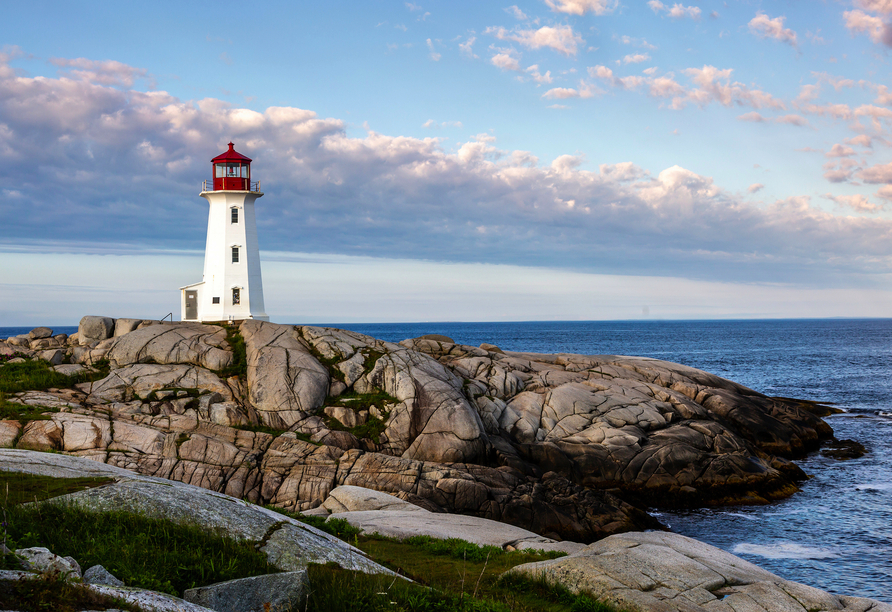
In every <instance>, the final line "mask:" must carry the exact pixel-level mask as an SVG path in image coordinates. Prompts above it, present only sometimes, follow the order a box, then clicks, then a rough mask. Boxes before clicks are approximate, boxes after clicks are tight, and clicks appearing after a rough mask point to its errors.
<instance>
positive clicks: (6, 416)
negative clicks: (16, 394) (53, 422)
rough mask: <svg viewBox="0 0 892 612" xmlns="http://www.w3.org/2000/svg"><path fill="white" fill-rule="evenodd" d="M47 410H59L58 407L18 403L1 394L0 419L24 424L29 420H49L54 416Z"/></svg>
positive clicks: (51, 411)
mask: <svg viewBox="0 0 892 612" xmlns="http://www.w3.org/2000/svg"><path fill="white" fill-rule="evenodd" d="M45 412H50V413H53V412H59V409H58V408H47V407H45V406H27V405H25V404H16V403H15V402H10V401H8V400H7V399H6V398H5V397H4V396H3V395H2V394H0V420H4V421H18V422H19V423H21V424H22V425H24V424H25V423H27V422H28V421H47V420H49V419H51V418H53V417H52V416H51V415H49V414H44V413H45Z"/></svg>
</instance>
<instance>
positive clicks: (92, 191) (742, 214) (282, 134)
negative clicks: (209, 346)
mask: <svg viewBox="0 0 892 612" xmlns="http://www.w3.org/2000/svg"><path fill="white" fill-rule="evenodd" d="M553 91H554V90H553ZM575 91H576V93H577V95H579V96H582V95H583V92H586V91H589V92H591V91H592V88H591V86H590V85H587V84H586V83H585V82H580V83H579V85H578V86H577V88H575ZM553 97H555V98H556V99H560V96H558V95H557V94H553ZM347 127H348V126H347V125H346V124H345V122H343V121H341V120H339V119H334V118H324V117H320V116H318V115H317V114H316V113H315V112H313V111H311V110H308V109H300V108H293V107H268V108H266V109H264V110H262V111H255V110H250V109H245V108H238V107H236V106H233V105H231V104H229V103H226V102H224V101H222V100H218V99H214V98H205V99H201V100H182V99H179V98H177V97H175V96H172V95H171V94H169V93H166V92H162V91H151V92H145V91H137V90H132V89H129V90H122V89H121V88H120V86H113V85H105V84H102V83H96V82H89V81H84V80H76V79H69V78H59V79H54V78H26V77H21V76H17V75H15V74H13V73H10V72H8V71H5V72H4V71H0V161H2V163H0V168H2V170H0V173H2V175H3V180H4V188H5V189H7V190H9V191H10V192H16V197H15V198H12V197H4V198H0V215H2V218H3V219H4V224H3V229H4V233H3V235H4V236H5V237H6V238H5V240H6V241H8V240H9V239H10V237H15V240H18V241H25V242H27V241H29V240H38V239H40V240H52V241H55V242H57V243H60V244H66V241H70V242H71V243H72V244H74V243H75V242H76V243H77V244H79V245H83V244H91V245H92V244H95V245H100V246H101V245H107V244H110V243H111V242H114V243H116V244H124V245H131V246H132V248H133V249H139V248H142V247H143V246H145V245H151V247H152V248H156V249H157V248H162V249H192V250H196V251H200V250H201V249H203V248H204V232H205V229H206V224H207V216H206V215H207V209H206V206H205V205H204V202H203V201H201V199H200V198H198V195H197V194H198V191H199V189H200V181H201V180H202V179H204V178H207V177H208V176H209V174H210V171H211V168H210V163H209V161H210V158H211V157H213V156H214V155H216V154H218V153H220V152H222V151H223V150H225V149H226V143H227V142H228V141H229V140H230V139H232V140H233V141H234V142H235V143H236V148H237V149H238V150H239V151H241V152H242V153H244V154H246V155H248V156H250V157H252V158H254V164H253V166H254V167H253V172H254V178H255V179H260V180H262V181H263V187H264V192H265V193H266V195H265V197H264V198H263V199H262V200H260V201H258V205H257V221H258V232H259V234H260V242H261V247H262V248H263V249H265V250H278V251H289V250H293V249H294V248H295V245H299V247H298V248H300V249H301V250H302V251H305V252H310V253H331V252H332V251H333V250H334V251H336V252H337V253H339V254H343V255H364V256H378V257H395V258H412V259H433V260H450V261H472V262H490V263H514V264H519V265H536V266H554V267H565V268H566V267H571V268H577V269H584V270H590V271H597V270H603V271H609V272H610V273H614V274H615V273H646V274H663V273H675V274H678V273H679V271H683V273H684V274H685V275H687V276H696V277H704V278H706V277H708V278H722V279H723V280H728V279H735V280H747V279H758V280H760V281H765V280H778V281H782V280H793V281H796V282H802V279H803V278H804V276H805V274H804V273H803V270H806V271H807V270H813V271H814V275H815V278H818V277H821V278H822V279H824V278H826V276H827V275H828V273H830V272H832V271H833V270H838V271H839V272H840V277H841V278H842V277H847V273H848V272H850V271H851V270H858V269H861V268H859V266H861V265H862V264H860V263H858V262H862V261H864V260H866V259H870V261H871V264H870V268H869V269H870V270H871V271H872V272H876V271H877V270H892V244H890V241H889V240H888V235H889V233H890V232H892V221H889V220H883V219H879V218H865V217H854V216H851V217H849V216H835V215H833V214H831V213H828V212H826V211H822V210H820V209H816V208H814V207H811V206H810V205H809V202H808V199H807V198H788V199H786V200H782V201H779V202H775V203H773V204H768V205H765V206H763V205H761V204H760V205H759V206H756V205H750V204H748V203H747V202H745V201H743V200H741V199H739V198H738V197H736V196H734V195H732V194H729V193H728V192H726V191H725V190H723V189H722V188H721V187H720V186H719V185H716V184H715V182H714V181H713V179H712V178H711V177H708V176H703V175H702V174H699V173H697V172H696V171H694V170H692V169H688V168H683V167H679V166H671V167H669V168H666V169H664V170H662V171H660V172H658V173H655V174H651V173H650V172H648V171H647V170H645V169H643V168H641V167H639V166H637V165H635V164H634V163H631V162H623V163H620V164H603V165H600V167H599V168H598V169H597V170H590V169H587V168H586V163H585V160H583V159H581V158H580V157H579V156H578V155H561V156H558V157H557V158H555V159H554V160H553V161H552V160H545V161H543V162H540V161H539V160H537V159H536V158H535V157H534V156H532V155H530V154H529V153H527V152H524V151H513V150H502V149H500V148H498V146H497V142H496V141H495V140H494V137H493V136H492V135H491V134H478V135H477V136H475V137H472V138H470V139H467V140H466V141H460V142H457V143H455V144H454V145H450V147H449V148H446V147H445V146H444V143H443V141H441V140H440V139H437V138H411V137H406V136H391V135H387V134H381V133H378V132H375V131H373V130H370V129H368V130H367V131H366V133H365V134H364V135H361V136H351V135H348V133H347ZM431 127H433V124H431ZM595 161H596V162H600V161H604V160H595ZM888 171H889V172H890V173H892V169H889V170H888ZM864 172H865V173H868V174H869V176H868V178H870V177H874V175H878V172H879V170H877V169H876V168H874V169H868V170H865V171H864ZM60 186H64V189H62V188H60ZM22 202H27V203H28V205H27V206H22V205H21V203H22ZM570 202H572V203H573V205H572V206H570ZM478 227H485V228H486V233H485V235H481V234H480V232H478V231H477V230H476V229H475V228H478ZM109 228H114V230H113V231H111V230H110V229H109ZM97 248H98V247H97ZM754 253H758V254H759V256H758V257H754V255H753V254H754ZM863 269H865V270H866V269H867V268H866V267H865V268H863Z"/></svg>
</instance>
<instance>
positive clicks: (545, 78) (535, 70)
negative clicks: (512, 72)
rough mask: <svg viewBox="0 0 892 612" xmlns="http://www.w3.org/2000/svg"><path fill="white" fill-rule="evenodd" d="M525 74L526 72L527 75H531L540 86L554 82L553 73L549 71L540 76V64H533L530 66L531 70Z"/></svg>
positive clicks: (528, 69)
mask: <svg viewBox="0 0 892 612" xmlns="http://www.w3.org/2000/svg"><path fill="white" fill-rule="evenodd" d="M525 72H526V73H527V74H529V75H530V76H531V77H532V78H533V80H534V81H536V82H537V83H539V84H542V83H545V84H549V83H551V82H552V81H554V79H553V78H551V71H550V70H547V71H546V72H545V74H540V72H539V65H538V64H533V65H532V66H530V67H529V68H527V69H526V71H525Z"/></svg>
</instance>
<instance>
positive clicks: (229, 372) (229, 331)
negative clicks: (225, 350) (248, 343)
mask: <svg viewBox="0 0 892 612" xmlns="http://www.w3.org/2000/svg"><path fill="white" fill-rule="evenodd" d="M224 329H225V330H226V342H227V343H228V344H229V348H230V349H231V350H232V364H231V365H229V366H226V367H225V368H223V369H222V370H220V371H219V372H218V374H219V375H220V376H221V377H222V378H229V377H231V376H238V377H239V378H240V379H241V380H247V378H248V350H247V348H245V339H244V337H242V334H241V332H240V331H239V330H238V327H236V326H234V325H227V326H225V327H224Z"/></svg>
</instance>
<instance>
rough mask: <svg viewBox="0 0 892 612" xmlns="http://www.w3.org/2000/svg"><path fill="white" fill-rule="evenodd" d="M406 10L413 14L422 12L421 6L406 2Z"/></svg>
mask: <svg viewBox="0 0 892 612" xmlns="http://www.w3.org/2000/svg"><path fill="white" fill-rule="evenodd" d="M406 8H407V9H409V10H410V11H411V12H413V13H415V12H417V11H420V10H422V9H421V6H419V5H417V4H413V3H412V2H406Z"/></svg>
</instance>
